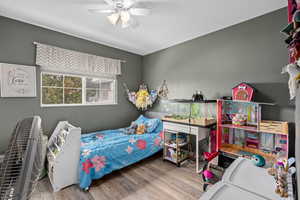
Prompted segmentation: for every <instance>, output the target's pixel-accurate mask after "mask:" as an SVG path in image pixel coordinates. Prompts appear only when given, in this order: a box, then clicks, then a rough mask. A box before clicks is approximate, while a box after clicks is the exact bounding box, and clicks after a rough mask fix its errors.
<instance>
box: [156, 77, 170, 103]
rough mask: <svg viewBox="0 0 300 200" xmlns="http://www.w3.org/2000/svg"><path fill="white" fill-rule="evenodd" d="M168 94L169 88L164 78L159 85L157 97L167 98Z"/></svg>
mask: <svg viewBox="0 0 300 200" xmlns="http://www.w3.org/2000/svg"><path fill="white" fill-rule="evenodd" d="M168 94H169V89H168V86H167V81H166V80H164V81H163V84H162V85H161V87H160V88H159V90H158V96H159V98H162V99H168Z"/></svg>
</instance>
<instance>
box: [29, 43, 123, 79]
mask: <svg viewBox="0 0 300 200" xmlns="http://www.w3.org/2000/svg"><path fill="white" fill-rule="evenodd" d="M34 44H35V45H36V47H37V50H36V64H37V65H38V66H41V67H42V70H44V71H54V72H66V73H72V74H74V73H76V74H80V75H91V76H105V75H107V76H115V75H120V74H121V62H122V61H121V60H117V59H112V58H105V57H101V56H96V55H91V54H87V53H81V52H77V51H72V50H67V49H62V48H59V47H54V46H50V45H45V44H40V43H36V42H35V43H34Z"/></svg>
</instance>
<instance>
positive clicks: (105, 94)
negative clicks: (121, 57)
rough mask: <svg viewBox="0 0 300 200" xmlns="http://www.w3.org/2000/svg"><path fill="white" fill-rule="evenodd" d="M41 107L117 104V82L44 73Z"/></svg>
mask: <svg viewBox="0 0 300 200" xmlns="http://www.w3.org/2000/svg"><path fill="white" fill-rule="evenodd" d="M41 84H42V85H41V93H42V94H41V105H42V106H60V105H63V106H64V105H105V104H116V89H115V85H116V81H115V79H109V78H95V77H86V76H75V75H65V74H55V73H45V72H42V75H41Z"/></svg>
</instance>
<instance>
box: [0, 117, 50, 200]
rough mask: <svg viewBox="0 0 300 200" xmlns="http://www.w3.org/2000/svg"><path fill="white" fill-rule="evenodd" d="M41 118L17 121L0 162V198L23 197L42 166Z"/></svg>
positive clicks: (4, 199) (28, 194)
mask: <svg viewBox="0 0 300 200" xmlns="http://www.w3.org/2000/svg"><path fill="white" fill-rule="evenodd" d="M41 140H42V129H41V118H40V117H39V116H34V117H31V118H26V119H23V120H22V121H20V122H18V124H17V125H16V127H15V129H14V132H13V134H12V137H11V140H10V143H9V146H8V149H7V151H6V153H5V155H4V160H3V163H2V164H1V166H0V199H1V200H27V199H30V196H31V194H32V192H33V189H34V187H35V185H36V183H37V181H38V178H39V175H40V171H41V169H42V168H43V165H44V163H43V160H44V158H43V154H42V143H41Z"/></svg>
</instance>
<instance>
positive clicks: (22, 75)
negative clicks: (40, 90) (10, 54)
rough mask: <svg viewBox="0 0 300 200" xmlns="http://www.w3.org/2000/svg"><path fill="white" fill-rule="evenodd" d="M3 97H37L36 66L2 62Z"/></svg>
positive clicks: (0, 67)
mask: <svg viewBox="0 0 300 200" xmlns="http://www.w3.org/2000/svg"><path fill="white" fill-rule="evenodd" d="M0 69H1V97H35V96H36V71H35V67H34V66H24V65H15V64H6V63H0Z"/></svg>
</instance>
